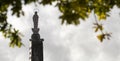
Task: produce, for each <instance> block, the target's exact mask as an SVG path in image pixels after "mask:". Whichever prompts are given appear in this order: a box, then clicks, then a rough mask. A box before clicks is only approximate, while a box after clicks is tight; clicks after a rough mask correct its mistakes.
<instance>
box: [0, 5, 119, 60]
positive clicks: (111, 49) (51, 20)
mask: <svg viewBox="0 0 120 61" xmlns="http://www.w3.org/2000/svg"><path fill="white" fill-rule="evenodd" d="M37 8H39V12H38V15H39V28H40V31H39V33H40V35H41V38H44V61H120V28H119V26H120V21H119V20H120V15H119V12H120V10H118V9H117V8H116V7H115V8H114V9H113V10H112V11H111V12H110V14H111V17H109V18H107V20H106V21H105V22H104V21H103V23H104V27H105V31H108V32H112V38H111V40H104V42H103V43H101V42H100V41H99V40H98V39H97V38H96V35H97V33H95V32H94V29H93V23H94V17H93V15H92V14H91V15H90V17H89V18H88V19H86V21H81V24H80V25H78V26H74V25H65V24H63V25H61V20H60V19H59V15H60V14H61V13H60V12H59V11H58V9H57V8H55V7H54V6H39V7H37ZM23 10H24V11H25V16H21V17H20V18H17V17H15V16H11V12H9V13H8V16H9V17H8V21H9V23H11V24H13V27H15V28H17V29H19V30H20V32H21V33H22V34H23V35H24V37H22V42H23V43H24V44H25V46H23V47H21V48H10V47H9V45H8V43H9V39H4V37H3V36H2V34H1V33H0V61H21V60H22V61H29V45H30V44H29V39H30V38H31V35H32V30H31V28H33V22H32V16H33V14H34V11H35V6H34V4H31V5H27V6H24V7H23Z"/></svg>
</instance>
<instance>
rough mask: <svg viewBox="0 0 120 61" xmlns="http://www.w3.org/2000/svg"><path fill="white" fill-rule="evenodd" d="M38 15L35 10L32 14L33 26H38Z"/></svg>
mask: <svg viewBox="0 0 120 61" xmlns="http://www.w3.org/2000/svg"><path fill="white" fill-rule="evenodd" d="M38 18H39V17H38V15H37V12H35V14H34V16H33V23H34V28H38Z"/></svg>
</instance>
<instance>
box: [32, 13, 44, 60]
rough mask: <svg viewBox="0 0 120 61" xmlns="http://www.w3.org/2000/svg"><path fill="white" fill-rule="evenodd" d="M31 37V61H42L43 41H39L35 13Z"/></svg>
mask: <svg viewBox="0 0 120 61" xmlns="http://www.w3.org/2000/svg"><path fill="white" fill-rule="evenodd" d="M33 24H34V28H32V32H33V34H32V36H31V39H30V41H31V57H30V58H31V61H43V39H41V37H40V34H39V28H38V15H37V12H35V14H34V15H33Z"/></svg>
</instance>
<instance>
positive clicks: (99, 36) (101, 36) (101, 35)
mask: <svg viewBox="0 0 120 61" xmlns="http://www.w3.org/2000/svg"><path fill="white" fill-rule="evenodd" d="M97 38H98V39H99V40H100V42H103V39H104V38H105V37H104V35H103V34H100V35H98V36H97Z"/></svg>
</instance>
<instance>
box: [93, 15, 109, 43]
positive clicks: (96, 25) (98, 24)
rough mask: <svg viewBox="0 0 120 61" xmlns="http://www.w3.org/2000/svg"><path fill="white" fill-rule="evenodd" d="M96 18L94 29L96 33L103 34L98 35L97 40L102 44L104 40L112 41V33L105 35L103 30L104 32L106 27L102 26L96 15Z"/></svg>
mask: <svg viewBox="0 0 120 61" xmlns="http://www.w3.org/2000/svg"><path fill="white" fill-rule="evenodd" d="M94 18H95V23H94V28H95V32H98V31H100V32H101V34H98V35H97V38H98V39H99V40H100V42H103V40H104V39H106V38H107V39H108V40H110V37H111V33H104V32H103V30H104V27H103V25H102V24H100V23H99V22H98V20H97V18H96V15H95V13H94Z"/></svg>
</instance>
